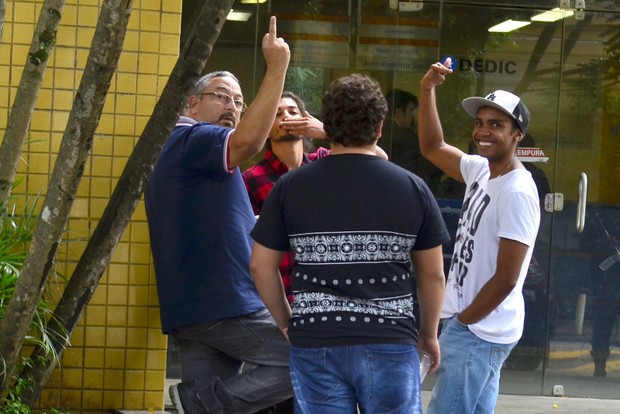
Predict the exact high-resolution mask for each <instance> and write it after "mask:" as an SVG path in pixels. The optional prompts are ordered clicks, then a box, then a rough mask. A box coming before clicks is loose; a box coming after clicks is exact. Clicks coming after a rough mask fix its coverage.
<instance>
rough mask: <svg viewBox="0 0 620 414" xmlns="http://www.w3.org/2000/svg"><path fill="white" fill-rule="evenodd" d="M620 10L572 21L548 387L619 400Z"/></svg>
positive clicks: (567, 39) (565, 54) (565, 55)
mask: <svg viewBox="0 0 620 414" xmlns="http://www.w3.org/2000/svg"><path fill="white" fill-rule="evenodd" d="M589 3H590V2H588V6H590V4H589ZM602 3H603V2H598V6H599V7H603V6H604V4H602ZM607 8H608V9H610V7H607ZM615 12H616V14H615V15H613V14H611V13H594V12H587V13H586V15H585V18H584V20H582V21H576V20H567V21H566V27H565V29H564V30H565V35H564V41H563V49H562V56H561V61H562V62H563V71H562V79H561V90H560V95H559V109H560V113H559V115H560V116H559V122H558V131H559V132H558V145H557V163H556V170H557V173H556V179H555V185H554V191H556V192H560V193H563V194H564V201H565V202H564V205H565V208H564V211H562V212H558V213H555V214H554V215H553V224H552V226H553V232H552V252H551V253H552V254H551V276H552V279H551V290H550V298H551V302H550V303H551V307H550V309H551V310H552V312H550V316H551V319H550V322H551V323H550V324H549V337H550V346H549V360H548V363H547V364H546V375H545V389H547V390H548V389H551V387H552V386H553V385H554V384H562V385H563V386H564V389H565V392H569V393H570V395H574V396H580V397H587V396H591V397H605V398H618V395H617V389H618V383H619V381H620V348H619V346H620V332H619V330H618V320H617V315H618V312H619V311H620V264H617V263H615V260H616V259H620V255H619V254H618V249H619V245H618V237H620V232H619V231H618V230H619V229H620V227H618V225H619V224H620V223H619V222H618V220H619V219H620V211H619V207H620V189H619V187H618V184H617V183H618V177H619V172H620V151H619V149H618V142H619V136H620V122H619V121H620V98H619V97H620V87H619V85H618V75H619V69H620V67H619V65H618V58H617V56H618V52H619V51H620V47H619V46H620V44H619V39H620V30H619V26H618V19H619V18H620V17H619V16H618V14H617V12H618V8H617V6H616V9H615ZM582 173H584V174H585V176H586V177H587V182H588V191H587V198H585V197H586V196H585V195H583V197H584V200H587V204H586V206H587V210H586V216H585V228H584V231H583V232H582V233H579V232H578V230H576V214H577V210H578V204H579V198H580V195H579V179H580V176H581V175H582ZM594 376H596V378H594ZM603 377H604V379H603ZM594 384H596V385H595V386H593V385H594Z"/></svg>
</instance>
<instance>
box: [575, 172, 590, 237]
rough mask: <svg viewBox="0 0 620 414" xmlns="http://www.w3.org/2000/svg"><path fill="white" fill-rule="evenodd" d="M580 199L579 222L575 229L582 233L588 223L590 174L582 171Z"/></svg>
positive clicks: (578, 201)
mask: <svg viewBox="0 0 620 414" xmlns="http://www.w3.org/2000/svg"><path fill="white" fill-rule="evenodd" d="M578 190H579V199H578V200H577V222H576V226H575V229H576V230H577V233H581V232H582V231H583V228H584V226H585V224H586V203H587V201H588V176H587V175H586V173H584V172H582V173H581V175H580V176H579V187H578Z"/></svg>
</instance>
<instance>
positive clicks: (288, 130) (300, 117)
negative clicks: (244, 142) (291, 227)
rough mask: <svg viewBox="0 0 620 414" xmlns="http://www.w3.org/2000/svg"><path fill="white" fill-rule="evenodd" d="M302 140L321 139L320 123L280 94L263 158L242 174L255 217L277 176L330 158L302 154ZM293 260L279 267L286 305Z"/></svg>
mask: <svg viewBox="0 0 620 414" xmlns="http://www.w3.org/2000/svg"><path fill="white" fill-rule="evenodd" d="M304 137H308V138H312V139H321V140H322V139H325V131H324V130H323V123H322V122H321V121H319V120H318V119H316V118H315V117H313V116H312V115H310V114H309V113H308V112H307V111H306V108H305V105H304V102H303V101H302V100H301V98H300V97H298V96H297V95H295V94H294V93H292V92H287V91H284V92H283V93H282V96H281V98H280V104H279V105H278V111H277V113H276V118H275V119H274V121H273V126H272V127H271V131H270V132H269V138H268V140H267V144H266V150H265V156H264V157H263V159H262V160H260V161H259V162H258V163H257V164H256V165H254V166H252V167H250V168H248V169H247V170H246V171H245V172H244V173H243V181H244V182H245V186H246V188H247V190H248V195H249V196H250V203H251V204H252V208H253V209H254V214H256V215H257V216H258V215H259V214H260V212H261V209H262V208H263V203H264V202H265V199H266V198H267V195H268V194H269V192H270V191H271V189H272V188H273V186H274V185H275V184H276V181H277V180H278V178H279V177H280V176H282V175H284V174H286V173H287V172H288V171H289V170H292V169H294V168H297V167H300V166H302V165H304V164H307V163H309V162H312V161H314V160H317V159H319V158H323V157H325V156H327V155H329V154H330V150H328V149H326V148H323V147H320V148H319V149H317V150H316V151H315V152H313V153H305V152H304ZM294 260H295V254H294V253H293V252H289V253H288V254H287V255H285V256H284V258H283V259H282V262H281V263H280V275H281V276H282V280H283V282H284V289H285V291H286V295H287V297H288V300H289V302H292V301H293V296H292V294H291V284H292V281H291V269H292V268H293V262H294Z"/></svg>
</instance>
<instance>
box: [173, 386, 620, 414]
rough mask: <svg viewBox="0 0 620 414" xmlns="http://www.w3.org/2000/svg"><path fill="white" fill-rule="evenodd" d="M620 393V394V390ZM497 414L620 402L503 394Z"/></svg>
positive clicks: (556, 413) (573, 412)
mask: <svg viewBox="0 0 620 414" xmlns="http://www.w3.org/2000/svg"><path fill="white" fill-rule="evenodd" d="M176 382H178V380H166V391H165V394H166V412H167V413H171V414H172V413H175V411H174V408H173V407H172V403H171V402H170V397H169V395H168V387H169V386H170V385H171V384H174V383H176ZM618 391H619V394H620V390H618ZM430 397H431V392H430V391H422V401H423V402H424V407H426V406H427V405H428V401H429V399H430ZM495 413H496V414H512V413H519V414H546V413H553V414H620V400H608V399H607V400H606V399H598V398H571V397H541V396H531V395H506V394H501V395H500V396H499V399H498V401H497V406H496V407H495ZM317 414H319V413H317ZM371 414H375V413H371ZM376 414H379V413H376Z"/></svg>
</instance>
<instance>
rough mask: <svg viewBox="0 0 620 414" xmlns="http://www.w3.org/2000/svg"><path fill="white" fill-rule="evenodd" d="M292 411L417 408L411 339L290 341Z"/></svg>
mask: <svg viewBox="0 0 620 414" xmlns="http://www.w3.org/2000/svg"><path fill="white" fill-rule="evenodd" d="M290 365H291V380H292V381H293V389H294V391H295V414H318V413H321V414H354V413H356V412H357V408H358V407H359V409H360V412H362V413H384V414H387V413H393V414H398V413H403V414H404V413H407V414H422V401H421V394H420V365H419V359H418V351H417V350H416V347H415V345H396V344H374V345H354V346H340V347H328V348H299V347H291V364H290Z"/></svg>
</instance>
